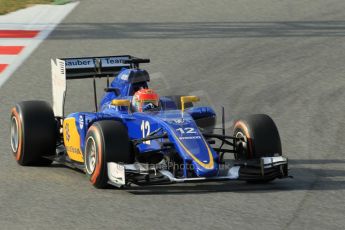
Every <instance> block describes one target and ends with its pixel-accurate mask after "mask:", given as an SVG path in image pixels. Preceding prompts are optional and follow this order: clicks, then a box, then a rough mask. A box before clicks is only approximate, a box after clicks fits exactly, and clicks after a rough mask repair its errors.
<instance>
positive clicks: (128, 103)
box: [111, 99, 131, 113]
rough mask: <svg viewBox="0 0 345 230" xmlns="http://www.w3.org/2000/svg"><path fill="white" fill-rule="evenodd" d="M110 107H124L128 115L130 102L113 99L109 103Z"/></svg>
mask: <svg viewBox="0 0 345 230" xmlns="http://www.w3.org/2000/svg"><path fill="white" fill-rule="evenodd" d="M111 105H115V106H126V107H127V108H128V113H129V109H130V107H131V102H130V100H125V99H114V100H112V101H111Z"/></svg>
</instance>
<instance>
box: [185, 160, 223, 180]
mask: <svg viewBox="0 0 345 230" xmlns="http://www.w3.org/2000/svg"><path fill="white" fill-rule="evenodd" d="M192 165H193V169H194V172H195V174H196V175H197V176H198V177H212V176H217V174H218V170H219V165H218V163H217V162H215V161H214V162H213V167H207V168H206V167H203V166H202V165H200V164H198V163H197V162H196V161H193V162H192Z"/></svg>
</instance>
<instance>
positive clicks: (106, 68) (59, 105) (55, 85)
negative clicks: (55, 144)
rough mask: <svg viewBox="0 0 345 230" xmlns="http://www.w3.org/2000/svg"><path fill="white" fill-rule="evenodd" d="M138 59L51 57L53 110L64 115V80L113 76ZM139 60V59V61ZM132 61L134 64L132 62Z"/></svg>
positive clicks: (124, 57) (118, 57) (65, 87)
mask: <svg viewBox="0 0 345 230" xmlns="http://www.w3.org/2000/svg"><path fill="white" fill-rule="evenodd" d="M138 60H144V59H138V58H135V57H133V56H130V55H122V56H106V57H80V58H60V59H56V60H55V61H54V60H53V59H51V74H52V91H53V110H54V114H55V116H57V117H63V116H64V101H65V95H66V90H67V84H66V83H67V82H66V80H72V79H84V78H95V77H112V76H115V75H116V74H117V73H118V72H119V71H120V70H121V69H122V68H131V67H133V65H134V64H135V63H136V62H138ZM139 62H140V61H139ZM133 63H134V64H133Z"/></svg>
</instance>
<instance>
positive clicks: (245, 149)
mask: <svg viewBox="0 0 345 230" xmlns="http://www.w3.org/2000/svg"><path fill="white" fill-rule="evenodd" d="M234 137H236V141H235V150H236V153H235V159H236V160H240V161H241V160H242V161H246V160H258V159H260V158H261V157H273V156H281V155H282V148H281V142H280V136H279V133H278V129H277V126H276V125H275V123H274V121H273V120H272V118H270V117H269V116H268V115H265V114H254V115H250V116H247V117H245V118H243V119H240V120H238V121H236V122H235V125H234ZM277 170H278V172H279V169H269V170H267V172H266V173H265V177H258V176H254V177H253V175H255V174H257V171H258V169H257V168H255V167H254V168H252V167H250V166H248V167H243V168H241V169H240V174H242V175H246V176H245V179H244V178H243V179H244V180H246V181H247V182H250V183H267V182H270V181H272V180H274V179H275V178H277V175H278V174H277V173H278V172H277ZM249 178H250V179H249Z"/></svg>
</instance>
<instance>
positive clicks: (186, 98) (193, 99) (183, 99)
mask: <svg viewBox="0 0 345 230" xmlns="http://www.w3.org/2000/svg"><path fill="white" fill-rule="evenodd" d="M197 101H200V98H199V97H197V96H182V97H181V106H182V108H181V110H182V112H183V111H184V105H185V103H187V102H197Z"/></svg>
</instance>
